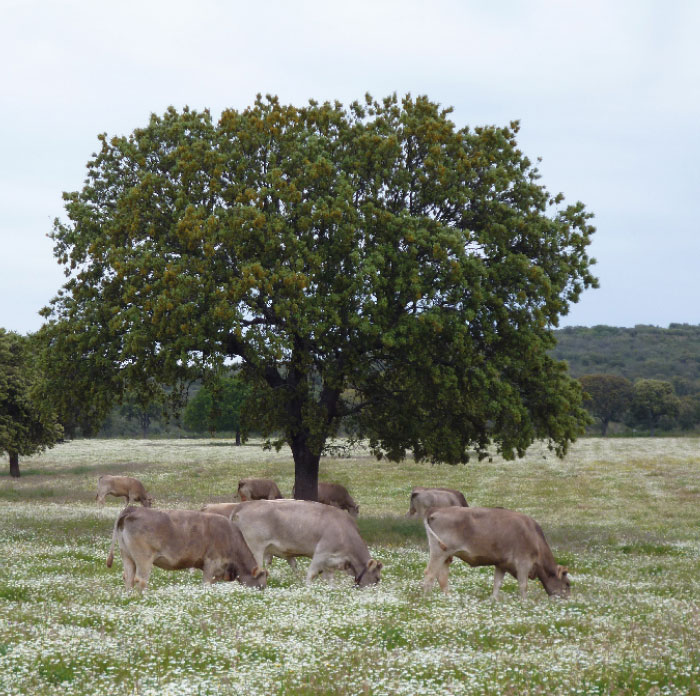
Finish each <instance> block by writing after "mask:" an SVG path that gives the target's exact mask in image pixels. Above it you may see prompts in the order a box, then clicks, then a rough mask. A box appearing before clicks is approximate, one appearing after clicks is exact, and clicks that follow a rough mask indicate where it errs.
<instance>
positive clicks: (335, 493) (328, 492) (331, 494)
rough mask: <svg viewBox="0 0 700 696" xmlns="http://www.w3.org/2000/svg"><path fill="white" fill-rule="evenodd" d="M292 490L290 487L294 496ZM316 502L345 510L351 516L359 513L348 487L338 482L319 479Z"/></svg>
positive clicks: (358, 507)
mask: <svg viewBox="0 0 700 696" xmlns="http://www.w3.org/2000/svg"><path fill="white" fill-rule="evenodd" d="M294 492H295V488H292V496H294ZM318 502H319V503H323V504H324V505H333V507H337V508H340V509H341V510H345V511H346V512H349V513H350V515H352V516H353V517H357V516H358V515H359V514H360V506H359V505H358V504H357V503H356V502H355V501H354V500H353V499H352V496H351V495H350V493H348V489H347V488H345V486H341V485H340V484H339V483H326V482H324V481H319V482H318Z"/></svg>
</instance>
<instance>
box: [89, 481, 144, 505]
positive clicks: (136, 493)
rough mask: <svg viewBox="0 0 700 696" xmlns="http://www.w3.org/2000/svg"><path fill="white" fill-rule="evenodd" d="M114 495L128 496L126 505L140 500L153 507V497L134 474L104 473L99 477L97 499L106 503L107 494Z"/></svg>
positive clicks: (101, 503)
mask: <svg viewBox="0 0 700 696" xmlns="http://www.w3.org/2000/svg"><path fill="white" fill-rule="evenodd" d="M108 495H114V496H116V497H118V498H119V497H122V496H123V497H124V498H126V505H130V504H131V503H132V502H135V501H138V502H140V503H141V505H143V506H144V507H151V505H152V504H153V498H152V497H151V496H150V495H149V494H148V493H146V489H145V488H144V486H143V484H142V483H141V481H139V480H138V479H136V478H133V477H132V476H111V475H110V474H104V475H102V476H100V478H99V479H97V495H96V496H95V500H97V502H98V504H99V505H104V504H105V496H108Z"/></svg>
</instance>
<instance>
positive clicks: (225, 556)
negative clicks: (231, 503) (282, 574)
mask: <svg viewBox="0 0 700 696" xmlns="http://www.w3.org/2000/svg"><path fill="white" fill-rule="evenodd" d="M115 541H116V542H118V543H119V550H120V551H121V556H122V562H123V564H124V585H125V586H126V588H127V589H131V588H133V587H134V585H138V587H139V588H140V589H142V590H143V589H145V588H146V585H147V584H148V578H149V576H150V574H151V570H152V568H153V566H154V565H155V566H157V567H158V568H163V569H165V570H181V569H183V568H199V569H201V570H202V572H203V580H204V582H205V583H212V582H216V581H218V580H238V582H240V583H241V584H243V585H247V586H248V587H259V588H263V587H265V585H266V584H267V571H266V570H263V569H262V564H259V565H256V563H255V560H254V558H253V554H252V553H251V552H250V549H249V548H248V546H247V545H246V543H245V540H244V539H243V536H242V535H241V532H240V530H239V529H238V527H236V526H235V525H233V524H231V522H229V520H227V519H226V518H224V517H222V516H221V515H210V514H207V513H203V512H196V511H194V510H147V509H145V508H136V507H127V508H125V509H124V510H122V512H121V514H120V515H119V517H117V519H116V521H115V523H114V530H113V532H112V546H111V547H110V549H109V556H108V557H107V567H108V568H110V567H111V566H112V561H113V559H114V543H115Z"/></svg>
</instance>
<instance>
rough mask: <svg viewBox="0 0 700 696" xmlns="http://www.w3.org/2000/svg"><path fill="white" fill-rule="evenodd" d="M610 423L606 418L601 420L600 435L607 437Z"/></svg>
mask: <svg viewBox="0 0 700 696" xmlns="http://www.w3.org/2000/svg"><path fill="white" fill-rule="evenodd" d="M609 424H610V421H608V420H605V418H601V419H600V434H601V435H602V436H603V437H605V436H606V435H607V434H608V425H609Z"/></svg>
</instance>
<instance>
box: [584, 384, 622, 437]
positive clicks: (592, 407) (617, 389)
mask: <svg viewBox="0 0 700 696" xmlns="http://www.w3.org/2000/svg"><path fill="white" fill-rule="evenodd" d="M579 381H580V382H581V384H582V385H583V390H584V392H585V394H584V404H585V406H586V408H587V409H588V410H589V411H590V412H591V414H592V415H593V416H595V417H596V418H598V419H599V420H600V430H601V435H602V436H603V437H605V436H606V435H607V432H608V426H609V425H610V422H611V421H622V419H623V417H624V415H625V413H626V412H627V411H628V409H629V407H630V405H631V403H632V394H633V391H632V382H630V381H629V380H628V379H627V378H626V377H620V376H618V375H608V374H599V375H583V377H579Z"/></svg>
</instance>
